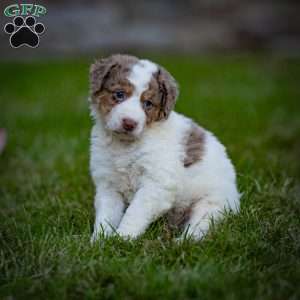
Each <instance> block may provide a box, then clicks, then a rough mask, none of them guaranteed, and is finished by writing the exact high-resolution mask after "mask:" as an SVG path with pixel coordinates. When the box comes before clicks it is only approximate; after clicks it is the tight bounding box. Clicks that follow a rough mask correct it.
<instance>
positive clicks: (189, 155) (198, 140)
mask: <svg viewBox="0 0 300 300" xmlns="http://www.w3.org/2000/svg"><path fill="white" fill-rule="evenodd" d="M204 146H205V131H204V129H203V128H201V127H200V126H198V125H197V124H196V123H194V122H192V124H191V128H190V130H189V131H188V133H187V139H186V142H185V157H184V160H183V165H184V167H186V168H187V167H189V166H191V165H193V164H194V163H196V162H197V161H199V160H201V158H202V156H203V154H204V148H205V147H204Z"/></svg>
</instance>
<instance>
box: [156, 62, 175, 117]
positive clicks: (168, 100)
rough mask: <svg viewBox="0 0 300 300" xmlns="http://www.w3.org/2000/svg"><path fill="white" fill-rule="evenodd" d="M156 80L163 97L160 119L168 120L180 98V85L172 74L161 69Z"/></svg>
mask: <svg viewBox="0 0 300 300" xmlns="http://www.w3.org/2000/svg"><path fill="white" fill-rule="evenodd" d="M156 80H157V82H158V88H159V94H160V97H161V99H160V113H159V119H160V120H161V119H167V118H168V117H169V114H170V113H171V111H172V110H173V108H174V106H175V103H176V100H177V97H178V93H179V91H178V85H177V82H176V81H175V79H174V78H173V77H172V76H171V74H170V73H169V72H167V71H166V70H165V69H163V68H161V67H160V68H159V70H158V72H157V73H156Z"/></svg>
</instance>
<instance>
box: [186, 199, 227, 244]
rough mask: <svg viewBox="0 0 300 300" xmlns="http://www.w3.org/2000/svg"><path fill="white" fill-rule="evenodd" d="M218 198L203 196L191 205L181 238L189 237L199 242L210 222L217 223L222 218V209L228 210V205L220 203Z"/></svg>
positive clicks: (223, 202)
mask: <svg viewBox="0 0 300 300" xmlns="http://www.w3.org/2000/svg"><path fill="white" fill-rule="evenodd" d="M219 197H220V196H219ZM219 197H217V196H213V195H211V196H205V197H204V198H203V199H201V200H199V201H198V202H196V203H195V204H194V205H193V207H192V209H191V214H190V217H189V220H188V221H187V222H186V224H185V227H184V231H183V235H182V238H184V237H191V238H193V239H195V240H200V239H201V238H202V237H203V236H204V235H205V234H206V233H207V231H208V230H209V225H210V223H211V221H212V220H214V221H217V220H219V219H220V218H221V217H222V213H223V212H224V209H225V208H229V205H228V204H227V203H226V202H225V200H223V201H220V198H219Z"/></svg>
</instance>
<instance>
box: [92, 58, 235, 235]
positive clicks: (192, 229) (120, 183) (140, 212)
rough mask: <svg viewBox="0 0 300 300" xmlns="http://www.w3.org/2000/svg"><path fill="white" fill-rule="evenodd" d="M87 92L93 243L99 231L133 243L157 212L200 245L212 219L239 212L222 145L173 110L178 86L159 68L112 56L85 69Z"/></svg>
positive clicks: (228, 162)
mask: <svg viewBox="0 0 300 300" xmlns="http://www.w3.org/2000/svg"><path fill="white" fill-rule="evenodd" d="M90 87H91V99H90V100H91V112H92V116H93V118H94V120H95V124H94V127H93V129H92V133H91V159H90V169H91V174H92V178H93V180H94V183H95V186H96V196H95V209H96V220H95V226H94V233H93V236H92V241H94V240H95V239H97V237H98V236H99V233H100V232H102V233H104V234H105V235H106V236H109V235H111V234H113V233H115V232H116V233H117V234H119V235H120V236H122V237H126V238H135V237H137V236H139V235H140V234H142V233H144V232H145V230H146V229H147V227H148V226H149V225H150V223H151V222H153V221H155V220H156V219H157V218H158V217H160V216H162V215H164V214H167V215H168V217H169V218H168V219H169V220H170V222H174V223H175V224H181V225H183V226H184V234H185V235H188V236H191V237H193V238H195V239H200V238H201V237H202V236H203V235H204V234H205V233H206V232H207V230H208V229H209V224H210V221H211V218H214V219H219V218H220V217H221V216H222V212H223V211H224V209H229V210H233V211H236V210H237V209H238V207H239V193H238V191H237V187H236V176H235V171H234V168H233V166H232V164H231V162H230V160H229V158H228V157H227V155H226V151H225V148H224V146H223V145H222V144H221V143H220V142H219V141H218V140H217V139H216V137H215V136H214V135H213V134H212V133H210V132H209V131H207V130H205V129H203V128H201V127H200V126H198V125H197V124H196V123H194V122H193V121H192V120H191V119H189V118H186V117H184V116H183V115H181V114H179V113H176V112H174V111H173V108H174V105H175V102H176V99H177V96H178V88H177V84H176V81H175V80H174V78H173V77H172V76H171V75H170V74H169V73H168V72H167V71H166V70H165V69H164V68H162V67H161V66H159V65H157V64H155V63H153V62H150V61H149V60H144V59H141V60H140V59H138V58H137V57H134V56H128V55H112V56H110V57H108V58H104V59H101V60H99V61H97V62H96V63H95V64H93V65H92V66H91V69H90Z"/></svg>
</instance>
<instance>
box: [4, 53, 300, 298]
mask: <svg viewBox="0 0 300 300" xmlns="http://www.w3.org/2000/svg"><path fill="white" fill-rule="evenodd" d="M155 59H156V60H157V61H158V62H160V63H162V64H163V65H164V66H166V67H167V68H168V69H169V70H170V71H171V72H172V73H173V74H174V76H175V77H176V78H177V79H178V81H179V84H180V86H181V95H180V98H179V101H178V103H177V106H176V107H177V110H178V111H180V112H182V113H184V114H186V115H188V116H190V117H193V118H194V119H195V120H196V121H198V122H199V123H200V124H202V125H203V126H205V127H207V128H209V129H210V130H212V131H213V132H215V134H216V135H217V136H218V137H219V138H220V139H221V141H222V142H223V143H224V144H225V145H226V146H227V147H228V152H229V154H230V156H231V158H232V160H233V162H234V164H235V166H236V168H237V172H238V183H239V188H240V190H241V191H242V192H243V197H242V201H241V210H240V213H239V214H237V215H232V214H230V213H228V214H227V215H226V218H225V220H224V221H223V222H222V223H221V224H219V226H215V227H213V229H212V230H211V232H210V234H209V235H208V236H207V238H206V239H205V240H204V241H202V242H198V243H195V242H191V241H185V242H183V243H182V244H176V243H175V242H174V241H173V233H170V232H169V231H168V230H167V229H166V227H165V226H164V220H163V219H162V220H159V221H158V222H156V224H154V225H152V226H151V228H150V229H149V230H148V231H147V233H146V234H145V235H144V236H143V237H141V238H139V239H138V240H136V241H133V242H125V241H122V240H120V239H118V238H111V239H109V240H107V241H105V243H101V245H95V246H91V245H90V243H89V236H90V234H91V227H92V223H93V204H92V203H93V194H94V187H93V185H92V182H91V179H90V177H89V171H88V159H89V132H90V127H91V121H90V118H89V112H88V105H87V101H86V98H87V95H88V81H87V78H88V76H87V73H88V65H89V63H90V60H77V61H75V60H74V61H67V62H66V61H56V62H33V63H24V64H21V63H1V64H0V66H1V72H0V82H1V87H0V103H1V106H0V110H1V113H0V127H5V128H7V130H8V135H9V139H8V145H7V147H6V149H5V151H4V153H2V155H0V170H1V171H0V201H1V202H0V204H1V213H0V230H1V233H0V234H1V235H0V298H1V299H5V298H7V299H15V298H16V299H67V298H76V299H162V298H164V299H172V300H173V299H272V300H274V299H300V288H299V282H300V199H299V191H300V184H299V179H298V178H299V175H300V159H299V154H300V151H299V150H300V138H299V136H300V118H299V116H300V114H299V113H300V107H299V106H300V105H299V99H300V89H299V78H300V60H296V59H293V60H291V59H290V60H288V59H275V58H267V57H246V56H239V57H228V58H222V57H202V58H201V57H200V58H197V57H181V58H172V57H169V58H166V57H156V58H155Z"/></svg>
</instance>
